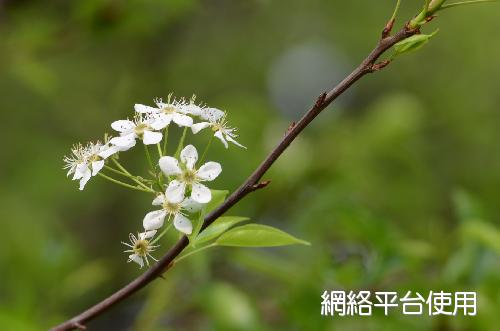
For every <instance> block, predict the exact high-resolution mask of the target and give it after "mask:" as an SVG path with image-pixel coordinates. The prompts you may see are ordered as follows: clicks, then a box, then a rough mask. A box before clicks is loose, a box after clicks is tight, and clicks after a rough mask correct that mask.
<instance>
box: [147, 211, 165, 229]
mask: <svg viewBox="0 0 500 331" xmlns="http://www.w3.org/2000/svg"><path fill="white" fill-rule="evenodd" d="M166 215H167V213H166V212H165V211H164V210H155V211H151V212H149V213H147V214H146V216H144V220H142V226H143V227H144V230H146V231H151V230H157V229H159V228H161V227H162V226H163V222H164V221H165V216H166Z"/></svg>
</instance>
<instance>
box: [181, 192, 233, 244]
mask: <svg viewBox="0 0 500 331" xmlns="http://www.w3.org/2000/svg"><path fill="white" fill-rule="evenodd" d="M210 191H211V192H212V199H211V200H210V202H209V203H207V204H206V205H205V206H204V207H203V209H202V210H201V212H200V213H199V217H198V219H197V220H196V222H194V229H193V232H192V233H191V234H190V235H189V236H188V237H189V242H190V243H191V244H192V245H193V246H196V245H197V244H198V238H197V237H198V233H200V230H201V226H202V225H203V222H204V221H205V216H206V215H207V214H208V213H210V212H211V211H212V210H214V209H215V208H217V207H218V206H219V205H221V204H222V203H223V202H224V200H226V196H227V195H228V193H229V191H227V190H210Z"/></svg>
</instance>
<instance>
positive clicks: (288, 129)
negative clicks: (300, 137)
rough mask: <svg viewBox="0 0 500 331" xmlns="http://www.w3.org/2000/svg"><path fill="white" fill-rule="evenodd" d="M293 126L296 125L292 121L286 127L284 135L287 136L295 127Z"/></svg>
mask: <svg viewBox="0 0 500 331" xmlns="http://www.w3.org/2000/svg"><path fill="white" fill-rule="evenodd" d="M295 125H297V122H295V121H293V122H292V123H290V125H289V126H288V128H287V129H286V133H285V135H287V134H289V133H290V131H292V130H293V128H294V127H295Z"/></svg>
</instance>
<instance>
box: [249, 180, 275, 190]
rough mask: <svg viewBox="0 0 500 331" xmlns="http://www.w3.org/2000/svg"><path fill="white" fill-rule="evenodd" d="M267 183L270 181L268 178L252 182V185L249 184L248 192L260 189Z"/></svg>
mask: <svg viewBox="0 0 500 331" xmlns="http://www.w3.org/2000/svg"><path fill="white" fill-rule="evenodd" d="M269 183H271V181H270V180H264V181H262V182H259V183H257V184H254V185H252V186H250V192H253V191H256V190H260V189H261V188H264V187H266V186H267V185H269Z"/></svg>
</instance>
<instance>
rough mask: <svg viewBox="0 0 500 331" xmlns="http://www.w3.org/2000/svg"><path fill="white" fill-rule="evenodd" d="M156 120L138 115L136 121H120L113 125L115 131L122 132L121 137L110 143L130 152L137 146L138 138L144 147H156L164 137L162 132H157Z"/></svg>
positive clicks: (148, 116)
mask: <svg viewBox="0 0 500 331" xmlns="http://www.w3.org/2000/svg"><path fill="white" fill-rule="evenodd" d="M153 121H154V118H153V117H152V116H150V115H146V116H143V114H137V115H136V116H135V117H134V121H130V120H118V121H114V122H113V123H111V127H112V128H113V130H116V131H118V132H120V137H115V138H113V139H111V140H110V143H111V144H113V145H115V146H118V147H120V148H122V149H123V150H128V149H130V148H132V147H134V146H135V140H136V139H137V138H139V139H142V142H143V143H144V145H154V144H157V143H159V142H160V141H161V139H162V138H163V135H162V133H161V132H155V130H156V129H155V128H153V126H152V123H153Z"/></svg>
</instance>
